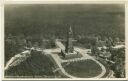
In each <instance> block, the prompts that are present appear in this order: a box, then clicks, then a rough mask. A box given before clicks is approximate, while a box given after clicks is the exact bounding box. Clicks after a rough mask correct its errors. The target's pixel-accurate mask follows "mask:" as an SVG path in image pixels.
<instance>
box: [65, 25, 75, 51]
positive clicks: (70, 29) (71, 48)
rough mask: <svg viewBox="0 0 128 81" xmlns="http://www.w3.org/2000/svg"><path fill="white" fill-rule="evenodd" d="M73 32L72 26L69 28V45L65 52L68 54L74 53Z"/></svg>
mask: <svg viewBox="0 0 128 81" xmlns="http://www.w3.org/2000/svg"><path fill="white" fill-rule="evenodd" d="M72 36H73V32H72V28H71V26H70V27H69V30H68V36H67V44H66V49H65V51H66V52H67V53H72V52H73V50H74V49H73V43H72V40H73V37H72Z"/></svg>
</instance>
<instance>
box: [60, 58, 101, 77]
mask: <svg viewBox="0 0 128 81" xmlns="http://www.w3.org/2000/svg"><path fill="white" fill-rule="evenodd" d="M65 65H66V63H63V64H62V66H65ZM64 69H65V70H66V72H68V73H69V74H71V75H73V76H76V77H79V78H91V77H95V76H97V75H99V74H100V73H101V71H102V70H101V67H100V66H99V65H98V64H96V63H95V62H94V61H93V60H85V61H78V62H72V63H70V64H69V65H67V66H65V67H64Z"/></svg>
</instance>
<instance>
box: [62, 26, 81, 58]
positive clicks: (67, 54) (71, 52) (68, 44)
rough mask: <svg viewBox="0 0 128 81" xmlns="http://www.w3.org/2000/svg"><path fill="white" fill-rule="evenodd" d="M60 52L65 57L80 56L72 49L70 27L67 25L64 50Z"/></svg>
mask: <svg viewBox="0 0 128 81" xmlns="http://www.w3.org/2000/svg"><path fill="white" fill-rule="evenodd" d="M61 54H62V56H63V57H64V58H67V59H70V58H78V57H81V54H79V53H78V52H77V51H75V50H74V47H73V32H72V28H71V27H69V30H68V35H67V41H66V46H65V50H61Z"/></svg>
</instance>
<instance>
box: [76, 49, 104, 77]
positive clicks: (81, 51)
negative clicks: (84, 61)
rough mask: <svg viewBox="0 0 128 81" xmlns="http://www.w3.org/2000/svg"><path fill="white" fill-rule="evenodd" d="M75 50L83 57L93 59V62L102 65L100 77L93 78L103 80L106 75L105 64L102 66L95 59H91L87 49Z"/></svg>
mask: <svg viewBox="0 0 128 81" xmlns="http://www.w3.org/2000/svg"><path fill="white" fill-rule="evenodd" d="M75 50H76V51H79V52H80V53H81V54H82V55H83V57H85V58H88V59H91V60H93V61H95V62H96V63H97V64H98V65H100V67H101V69H102V72H101V73H100V74H99V75H98V76H95V77H92V78H101V77H102V76H104V74H105V73H106V69H105V66H104V65H103V64H101V63H100V62H99V61H97V60H96V59H94V58H93V57H91V56H90V55H88V54H87V51H88V50H87V49H82V48H78V47H75Z"/></svg>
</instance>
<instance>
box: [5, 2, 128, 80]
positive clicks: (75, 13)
mask: <svg viewBox="0 0 128 81" xmlns="http://www.w3.org/2000/svg"><path fill="white" fill-rule="evenodd" d="M125 56H126V53H125V4H5V5H4V78H7V79H9V78H13V79H18V78H21V79H24V78H31V79H34V78H35V79H36V78H39V79H44V78H45V79H65V78H66V79H75V78H81V79H82V78H83V79H86V78H126V68H125V66H126V63H125V62H126V61H125V60H126V58H125Z"/></svg>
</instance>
